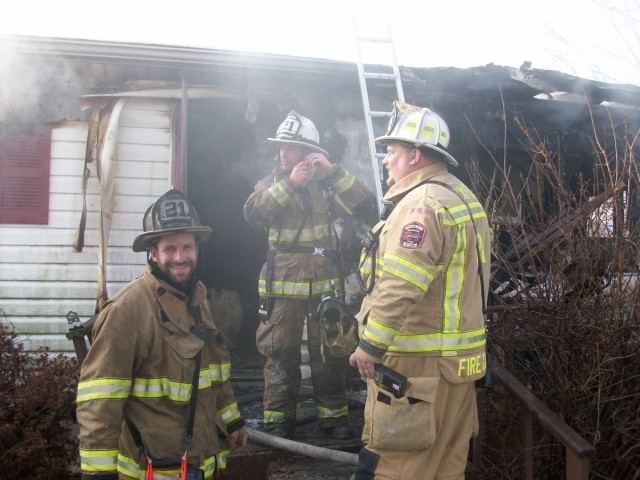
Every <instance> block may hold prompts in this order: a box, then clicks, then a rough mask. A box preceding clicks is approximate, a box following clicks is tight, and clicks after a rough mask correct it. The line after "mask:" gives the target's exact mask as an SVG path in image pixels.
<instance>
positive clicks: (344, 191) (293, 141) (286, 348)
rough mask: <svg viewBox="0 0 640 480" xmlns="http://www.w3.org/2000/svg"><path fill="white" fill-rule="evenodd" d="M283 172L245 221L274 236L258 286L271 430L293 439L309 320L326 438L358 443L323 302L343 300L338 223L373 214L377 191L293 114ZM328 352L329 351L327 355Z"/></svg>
mask: <svg viewBox="0 0 640 480" xmlns="http://www.w3.org/2000/svg"><path fill="white" fill-rule="evenodd" d="M268 141H269V142H270V143H275V144H277V148H278V154H277V155H276V162H277V164H276V167H275V169H274V171H273V173H272V174H270V175H268V176H267V177H265V178H263V179H261V180H259V181H258V182H257V184H256V185H255V188H254V191H253V193H252V194H251V195H250V196H249V198H248V199H247V201H246V203H245V205H244V217H245V220H246V221H247V222H248V223H249V224H250V225H252V226H254V227H257V228H263V229H265V230H266V231H267V234H268V242H269V250H268V252H267V262H266V263H265V264H264V266H263V267H262V270H261V272H260V278H259V282H258V290H259V293H260V316H261V323H260V325H259V326H258V330H257V332H256V345H257V347H258V350H259V351H260V353H261V354H262V355H264V356H265V357H266V363H265V366H264V380H265V387H264V412H263V413H264V426H265V430H266V431H267V432H268V433H271V434H273V435H277V436H280V437H285V438H292V437H293V435H294V433H295V431H294V430H295V421H296V404H297V395H298V389H299V387H300V381H301V372H300V363H301V352H300V348H301V345H302V336H303V328H304V324H305V319H306V325H307V339H308V347H309V357H310V361H309V363H310V367H311V381H312V384H313V389H314V396H315V402H316V413H317V418H318V420H319V422H320V425H322V427H323V428H324V431H325V433H326V434H329V435H333V436H334V437H336V438H339V439H348V438H352V437H353V436H354V432H353V428H352V427H351V425H350V424H349V422H348V416H347V415H348V409H347V398H346V392H345V374H346V368H347V356H346V355H339V356H333V355H326V356H325V360H326V363H324V362H323V360H322V355H321V340H320V332H319V328H320V326H319V322H318V321H317V319H316V318H315V313H316V311H317V308H318V304H319V301H320V298H321V297H322V296H323V295H329V296H334V297H337V296H339V295H341V291H342V286H341V285H340V283H341V279H340V261H339V260H340V259H339V252H338V239H337V238H336V237H337V235H336V231H335V230H334V227H333V221H334V220H335V219H336V218H338V217H339V216H342V215H352V214H358V213H359V211H360V210H361V209H366V208H371V207H372V205H373V197H372V195H371V193H370V191H369V190H368V189H367V188H366V187H365V186H364V185H363V184H362V183H360V182H359V181H358V180H356V178H355V177H354V176H353V175H352V174H350V173H349V172H348V171H346V170H345V169H344V168H343V167H342V166H340V165H337V164H332V163H331V162H330V161H329V160H328V156H329V154H328V153H327V152H326V151H325V150H324V149H323V148H321V147H320V144H319V134H318V130H317V129H316V127H315V125H314V123H313V122H312V121H311V120H309V119H308V118H306V117H304V116H302V115H300V114H298V113H297V112H295V111H291V112H290V113H289V114H288V115H287V117H286V118H285V120H284V121H283V122H282V124H281V125H280V126H279V128H278V130H277V132H276V135H275V138H269V139H268ZM327 350H328V349H327Z"/></svg>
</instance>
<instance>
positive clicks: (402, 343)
mask: <svg viewBox="0 0 640 480" xmlns="http://www.w3.org/2000/svg"><path fill="white" fill-rule="evenodd" d="M367 326H368V325H367ZM486 343H487V334H486V331H485V329H484V327H482V328H479V329H476V330H470V331H468V332H457V333H442V332H437V333H427V334H422V335H396V337H395V340H394V341H393V345H391V346H390V347H389V350H388V351H390V352H405V353H415V352H442V353H443V354H449V353H451V352H453V353H458V352H461V351H465V350H473V349H476V348H479V347H482V346H484V345H485V344H486Z"/></svg>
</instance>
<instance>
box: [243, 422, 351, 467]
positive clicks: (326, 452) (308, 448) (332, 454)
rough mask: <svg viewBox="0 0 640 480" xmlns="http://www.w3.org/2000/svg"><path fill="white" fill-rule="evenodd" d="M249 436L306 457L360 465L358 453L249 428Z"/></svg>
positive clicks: (254, 439) (258, 441) (259, 441)
mask: <svg viewBox="0 0 640 480" xmlns="http://www.w3.org/2000/svg"><path fill="white" fill-rule="evenodd" d="M247 432H248V434H249V438H250V439H251V440H253V441H254V442H257V443H261V444H262V445H267V446H269V447H274V448H278V449H280V450H286V451H288V452H291V453H297V454H300V455H304V456H306V457H312V458H317V459H319V460H330V461H332V462H337V463H344V464H346V465H354V466H355V465H358V455H357V454H355V453H348V452H343V451H341V450H333V449H331V448H324V447H317V446H315V445H309V444H308V443H302V442H296V441H295V440H288V439H286V438H282V437H276V436H275V435H271V434H269V433H266V432H262V431H260V430H256V429H255V428H247Z"/></svg>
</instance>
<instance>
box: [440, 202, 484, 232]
mask: <svg viewBox="0 0 640 480" xmlns="http://www.w3.org/2000/svg"><path fill="white" fill-rule="evenodd" d="M469 210H471V214H470V213H469ZM469 210H468V209H467V207H466V205H465V204H463V203H462V204H460V205H456V206H455V207H450V208H447V209H445V208H441V209H440V214H441V215H442V223H443V224H444V225H447V226H450V227H453V226H456V225H460V224H461V223H465V222H468V221H470V220H471V216H472V215H473V219H474V220H476V219H478V218H486V217H487V213H486V212H485V211H484V209H483V208H482V205H480V202H478V201H474V202H469Z"/></svg>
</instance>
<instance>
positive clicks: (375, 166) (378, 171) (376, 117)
mask: <svg viewBox="0 0 640 480" xmlns="http://www.w3.org/2000/svg"><path fill="white" fill-rule="evenodd" d="M353 31H354V34H355V40H356V47H357V54H358V77H359V79H360V92H361V94H362V108H363V110H364V120H365V123H366V126H367V135H368V137H369V154H370V156H371V166H372V170H373V179H374V183H375V190H376V191H375V194H376V199H377V202H378V214H379V215H380V217H383V215H384V213H385V211H386V210H387V208H388V206H389V205H388V202H385V201H384V199H383V196H384V194H383V191H382V179H383V172H382V159H383V158H384V157H385V155H386V154H385V153H383V152H379V151H378V148H377V147H376V144H375V142H374V138H375V134H374V121H375V122H376V127H378V131H382V132H384V131H385V130H386V128H385V127H386V124H387V123H388V121H389V120H388V119H389V118H390V117H391V115H392V113H393V112H390V111H389V112H387V111H381V110H372V109H371V105H370V101H369V90H370V89H374V88H386V89H388V88H389V83H390V82H393V83H394V84H395V87H396V99H397V100H400V101H401V102H404V91H403V89H402V79H401V77H400V69H399V68H398V60H397V57H396V51H395V48H394V45H393V36H392V34H391V25H390V23H387V35H386V36H383V37H377V36H376V37H372V36H363V35H361V33H360V30H359V29H358V24H357V21H356V19H355V18H353ZM378 46H379V47H382V51H384V53H385V55H389V56H390V59H391V62H390V63H391V69H392V70H391V72H389V71H388V70H389V69H388V67H389V64H388V63H387V64H384V65H385V66H386V68H384V69H383V70H384V71H383V72H380V71H374V70H367V68H368V67H371V66H372V65H373V64H372V63H365V62H364V61H363V53H366V52H364V50H365V49H366V48H369V47H378ZM376 62H377V61H376ZM378 70H380V64H378ZM370 81H375V85H374V84H373V82H371V85H369V83H368V82H370ZM379 122H385V123H384V125H382V127H381V124H380V123H379Z"/></svg>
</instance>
